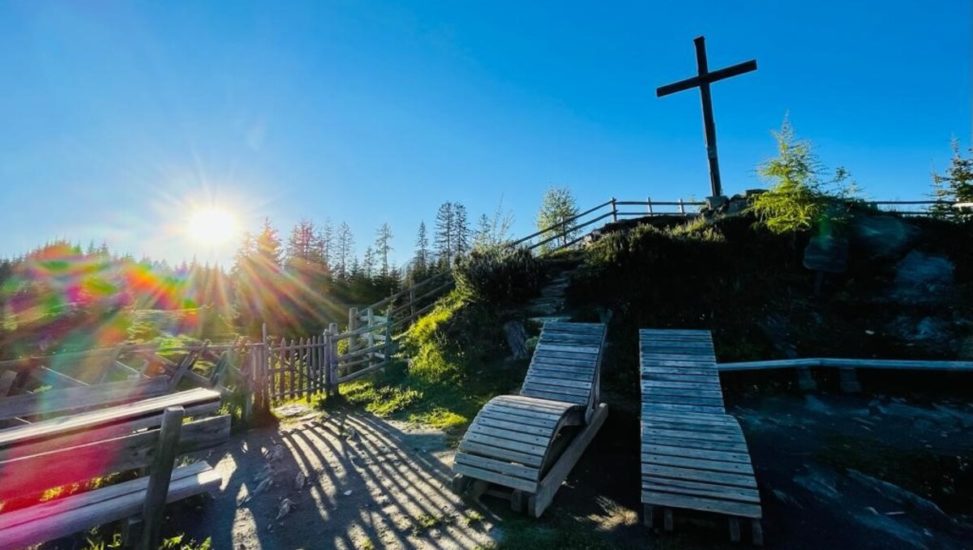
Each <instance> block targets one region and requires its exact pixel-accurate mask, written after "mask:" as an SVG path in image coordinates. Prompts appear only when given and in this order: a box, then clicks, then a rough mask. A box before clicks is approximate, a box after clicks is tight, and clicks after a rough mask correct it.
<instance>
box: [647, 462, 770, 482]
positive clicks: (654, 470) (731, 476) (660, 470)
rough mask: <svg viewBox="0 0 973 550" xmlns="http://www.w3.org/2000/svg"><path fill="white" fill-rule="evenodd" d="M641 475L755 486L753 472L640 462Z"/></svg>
mask: <svg viewBox="0 0 973 550" xmlns="http://www.w3.org/2000/svg"><path fill="white" fill-rule="evenodd" d="M642 475H643V476H657V477H667V478H673V479H684V480H688V481H700V482H702V481H707V482H711V483H718V484H722V485H734V486H738V487H752V488H755V487H756V486H757V482H756V480H755V479H754V477H753V474H735V473H728V472H715V471H711V470H695V469H693V468H680V467H678V466H676V467H674V466H663V465H661V464H647V463H643V464H642Z"/></svg>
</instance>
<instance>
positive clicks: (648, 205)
mask: <svg viewBox="0 0 973 550" xmlns="http://www.w3.org/2000/svg"><path fill="white" fill-rule="evenodd" d="M645 204H646V208H647V209H648V212H649V215H650V216H651V215H652V197H646V198H645Z"/></svg>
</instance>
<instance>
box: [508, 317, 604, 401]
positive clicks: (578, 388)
mask: <svg viewBox="0 0 973 550" xmlns="http://www.w3.org/2000/svg"><path fill="white" fill-rule="evenodd" d="M605 328H606V327H605V325H604V324H600V323H555V322H548V323H545V324H544V328H543V329H542V331H541V336H540V339H539V340H538V342H537V348H536V349H535V350H534V357H533V358H532V359H531V361H530V368H528V369H527V378H526V379H525V380H524V385H523V387H522V388H521V390H520V394H521V395H526V396H528V397H538V398H541V399H551V400H554V401H564V402H567V403H575V404H578V405H583V406H586V407H592V406H594V401H595V400H597V398H598V386H599V381H600V372H599V371H600V367H601V355H602V350H603V348H604V346H605Z"/></svg>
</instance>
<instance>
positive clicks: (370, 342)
mask: <svg viewBox="0 0 973 550" xmlns="http://www.w3.org/2000/svg"><path fill="white" fill-rule="evenodd" d="M365 323H366V325H365V326H366V327H368V334H367V335H366V336H365V347H366V348H371V347H374V346H375V330H374V328H373V327H374V326H375V315H374V313H373V312H372V308H368V309H366V310H365ZM367 366H368V367H370V366H372V352H368V364H367ZM366 368H367V367H366Z"/></svg>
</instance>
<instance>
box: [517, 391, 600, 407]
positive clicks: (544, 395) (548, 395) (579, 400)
mask: <svg viewBox="0 0 973 550" xmlns="http://www.w3.org/2000/svg"><path fill="white" fill-rule="evenodd" d="M520 393H522V394H524V395H529V396H531V397H538V398H541V399H550V400H552V401H564V402H569V403H574V404H576V405H587V404H588V401H589V399H588V398H587V397H578V396H570V395H565V394H561V393H554V392H551V391H547V390H540V389H536V388H531V389H529V390H528V389H526V388H525V389H523V390H521V392H520Z"/></svg>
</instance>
